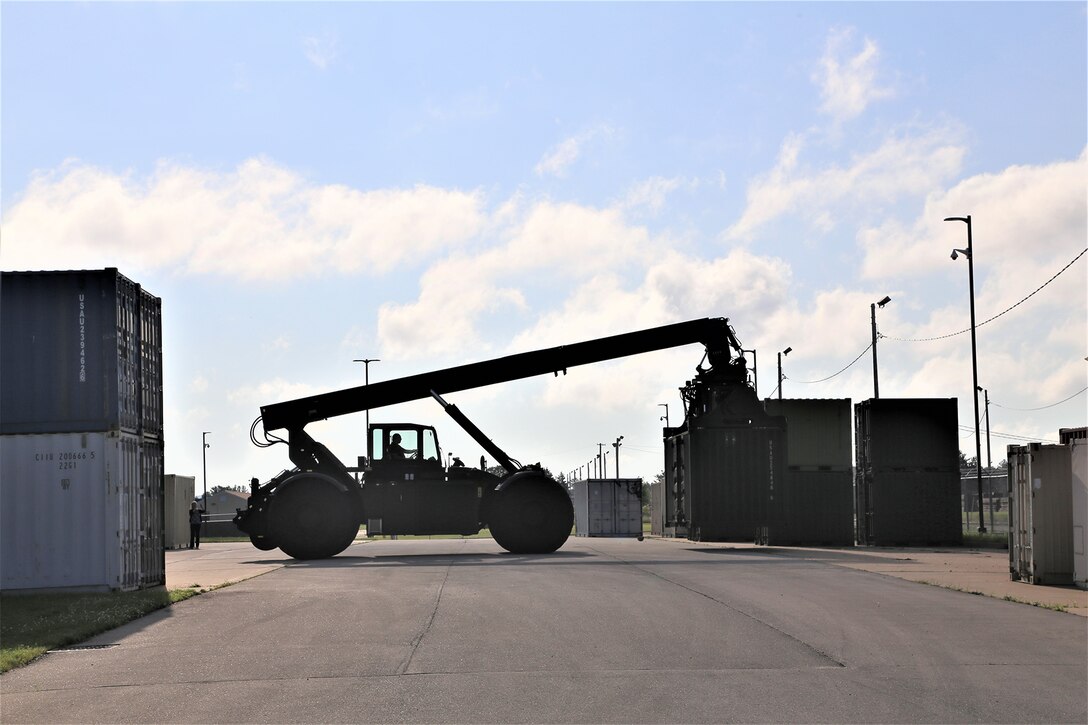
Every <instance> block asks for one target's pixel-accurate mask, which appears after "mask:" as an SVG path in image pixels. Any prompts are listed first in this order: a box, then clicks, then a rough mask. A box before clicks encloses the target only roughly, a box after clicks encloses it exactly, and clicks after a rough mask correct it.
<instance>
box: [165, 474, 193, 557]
mask: <svg viewBox="0 0 1088 725" xmlns="http://www.w3.org/2000/svg"><path fill="white" fill-rule="evenodd" d="M195 496H196V479H195V478H194V477H193V476H179V475H177V474H174V473H168V474H166V476H165V480H164V485H163V502H164V518H165V534H164V536H165V539H164V541H165V546H166V548H167V549H183V548H185V547H186V546H188V545H189V504H191V503H192V502H193V499H194V498H195Z"/></svg>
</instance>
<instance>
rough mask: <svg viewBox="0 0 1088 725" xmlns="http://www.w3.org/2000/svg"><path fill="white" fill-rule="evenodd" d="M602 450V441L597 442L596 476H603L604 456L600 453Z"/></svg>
mask: <svg viewBox="0 0 1088 725" xmlns="http://www.w3.org/2000/svg"><path fill="white" fill-rule="evenodd" d="M603 450H604V443H598V444H597V478H604V477H605V470H604V456H603V455H602V454H601V451H603Z"/></svg>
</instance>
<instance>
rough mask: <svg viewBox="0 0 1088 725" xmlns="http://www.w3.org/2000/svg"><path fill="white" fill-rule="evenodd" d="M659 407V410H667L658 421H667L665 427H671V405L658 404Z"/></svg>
mask: <svg viewBox="0 0 1088 725" xmlns="http://www.w3.org/2000/svg"><path fill="white" fill-rule="evenodd" d="M657 407H658V408H664V409H665V415H663V416H661V417H660V418H658V420H663V421H665V427H666V428H668V427H670V426H669V404H668V403H658V404H657Z"/></svg>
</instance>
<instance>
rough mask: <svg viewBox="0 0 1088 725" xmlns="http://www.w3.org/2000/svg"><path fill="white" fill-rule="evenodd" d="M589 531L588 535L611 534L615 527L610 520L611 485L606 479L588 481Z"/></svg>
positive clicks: (611, 506)
mask: <svg viewBox="0 0 1088 725" xmlns="http://www.w3.org/2000/svg"><path fill="white" fill-rule="evenodd" d="M587 489H588V492H589V531H588V532H587V533H588V534H589V535H590V536H611V535H612V534H613V533H614V530H615V527H614V524H613V521H612V508H613V501H612V495H611V494H612V487H611V485H609V482H607V481H590V482H589V483H588V485H587Z"/></svg>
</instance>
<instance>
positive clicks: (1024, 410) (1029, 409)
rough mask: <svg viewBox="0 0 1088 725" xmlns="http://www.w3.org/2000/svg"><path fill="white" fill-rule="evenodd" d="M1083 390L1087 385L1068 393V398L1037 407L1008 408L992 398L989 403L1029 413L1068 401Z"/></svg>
mask: <svg viewBox="0 0 1088 725" xmlns="http://www.w3.org/2000/svg"><path fill="white" fill-rule="evenodd" d="M1085 390H1088V387H1084V388H1081V389H1080V390H1078V391H1077V392H1075V393H1073V394H1072V395H1070V396H1069V397H1068V398H1064V399H1062V400H1059V401H1058V402H1057V403H1051V404H1050V405H1043V406H1041V407H1038V408H1010V407H1008V406H1007V405H1002V404H1001V403H995V402H994V401H992V400H991V401H990V405H996V406H997V407H998V408H1004V409H1005V410H1015V411H1018V412H1020V413H1029V412H1031V411H1033V410H1046V409H1047V408H1053V407H1054V406H1055V405H1061V404H1062V403H1065V402H1068V401H1070V400H1072V399H1073V398H1075V397H1077V396H1078V395H1080V394H1081V393H1083V392H1084V391H1085Z"/></svg>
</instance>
